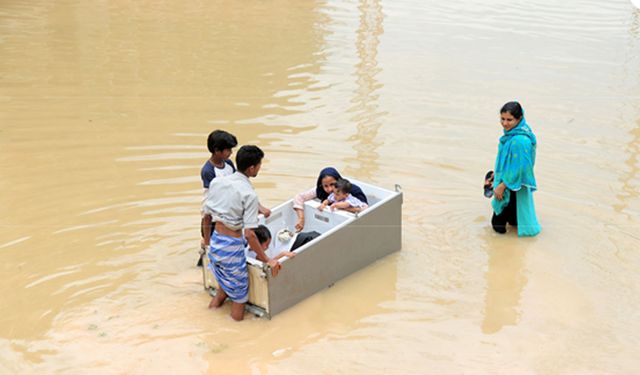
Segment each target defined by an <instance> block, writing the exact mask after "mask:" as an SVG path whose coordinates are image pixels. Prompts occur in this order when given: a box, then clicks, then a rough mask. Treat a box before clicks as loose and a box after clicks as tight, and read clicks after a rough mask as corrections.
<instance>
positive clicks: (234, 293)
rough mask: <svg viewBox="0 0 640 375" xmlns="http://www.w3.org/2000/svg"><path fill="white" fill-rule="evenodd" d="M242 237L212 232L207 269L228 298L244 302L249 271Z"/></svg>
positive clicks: (247, 290)
mask: <svg viewBox="0 0 640 375" xmlns="http://www.w3.org/2000/svg"><path fill="white" fill-rule="evenodd" d="M244 248H245V244H244V239H243V238H242V237H231V236H225V235H223V234H220V233H218V232H215V231H214V232H213V235H212V236H211V246H209V251H208V252H207V256H208V257H209V270H210V271H211V272H212V273H213V275H214V276H215V277H216V280H217V281H218V285H220V288H222V290H224V292H225V293H226V294H227V296H228V297H229V299H230V300H232V301H233V302H237V303H245V302H247V300H249V271H248V269H247V258H246V257H245V254H244Z"/></svg>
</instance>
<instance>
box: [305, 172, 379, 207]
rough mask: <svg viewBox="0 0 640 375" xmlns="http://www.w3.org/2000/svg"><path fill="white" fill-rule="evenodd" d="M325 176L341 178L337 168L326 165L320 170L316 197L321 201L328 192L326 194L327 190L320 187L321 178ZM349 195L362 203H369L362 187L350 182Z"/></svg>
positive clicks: (325, 197)
mask: <svg viewBox="0 0 640 375" xmlns="http://www.w3.org/2000/svg"><path fill="white" fill-rule="evenodd" d="M327 176H331V177H333V178H335V179H336V181H338V180H340V179H342V176H340V173H338V170H336V169H335V168H333V167H327V168H325V169H323V170H321V171H320V174H319V175H318V181H316V197H317V198H318V199H320V200H321V201H323V200H325V199H327V198H328V197H329V194H327V192H326V191H324V189H323V188H322V179H323V178H325V177H327ZM351 195H353V196H354V197H356V198H358V199H360V200H361V201H363V202H364V203H367V204H369V202H368V201H367V196H366V195H365V194H364V192H363V191H362V189H360V187H359V186H358V185H355V184H351Z"/></svg>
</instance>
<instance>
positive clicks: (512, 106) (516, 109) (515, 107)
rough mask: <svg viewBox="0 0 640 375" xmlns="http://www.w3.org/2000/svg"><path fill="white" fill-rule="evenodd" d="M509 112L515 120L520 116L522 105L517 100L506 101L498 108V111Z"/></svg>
mask: <svg viewBox="0 0 640 375" xmlns="http://www.w3.org/2000/svg"><path fill="white" fill-rule="evenodd" d="M505 112H508V113H511V116H513V117H514V118H515V119H516V120H519V119H521V118H522V106H520V103H518V102H508V103H506V104H505V105H503V106H502V108H500V113H505Z"/></svg>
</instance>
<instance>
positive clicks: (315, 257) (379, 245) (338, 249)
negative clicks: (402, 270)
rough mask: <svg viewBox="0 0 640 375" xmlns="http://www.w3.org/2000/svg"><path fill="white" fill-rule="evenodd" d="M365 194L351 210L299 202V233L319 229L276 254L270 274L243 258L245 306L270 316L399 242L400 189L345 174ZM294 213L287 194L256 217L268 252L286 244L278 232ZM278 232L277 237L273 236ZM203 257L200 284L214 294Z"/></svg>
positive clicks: (258, 263) (398, 245)
mask: <svg viewBox="0 0 640 375" xmlns="http://www.w3.org/2000/svg"><path fill="white" fill-rule="evenodd" d="M349 180H350V181H351V182H353V183H355V184H357V185H358V186H360V187H361V188H362V190H363V191H364V193H365V194H366V195H367V199H368V201H369V208H367V209H366V210H364V211H362V212H360V213H358V214H352V213H349V212H346V211H341V210H336V211H331V210H330V209H329V208H326V209H325V210H324V211H319V210H318V206H320V202H319V201H318V200H312V201H307V202H305V204H304V217H305V226H304V229H303V230H302V233H309V232H314V231H315V232H317V233H319V234H320V235H319V236H318V237H317V238H315V239H313V240H311V241H310V242H308V243H306V244H304V245H303V246H301V247H299V248H297V249H295V250H294V252H295V253H296V256H295V257H294V258H292V259H289V258H281V259H280V260H279V261H280V263H282V267H281V269H280V272H279V273H278V275H277V276H276V277H272V276H271V270H270V267H269V266H267V265H266V264H265V263H263V262H261V261H259V260H257V259H252V258H247V263H248V264H247V265H248V268H249V302H248V303H247V305H246V309H247V310H248V311H249V312H251V313H253V314H256V315H258V316H261V317H266V318H271V317H272V316H274V315H275V314H277V313H279V312H281V311H283V310H285V309H287V308H289V307H291V306H293V305H295V304H296V303H298V302H300V301H301V300H303V299H305V298H307V297H309V296H310V295H312V294H314V293H316V292H318V291H320V290H322V289H324V288H327V287H330V286H332V285H333V284H334V283H335V282H336V281H338V280H340V279H342V278H344V277H346V276H348V275H350V274H352V273H354V272H355V271H357V270H359V269H361V268H363V267H365V266H367V265H369V264H371V263H372V262H374V261H376V260H377V259H380V258H382V257H384V256H386V255H388V254H391V253H393V252H395V251H398V250H400V248H401V246H402V192H401V191H400V187H399V185H396V186H395V190H394V191H392V190H387V189H383V188H380V187H377V186H374V185H371V184H368V183H364V182H361V181H358V180H354V179H349ZM296 221H297V215H296V213H295V211H294V209H293V200H289V201H287V202H285V203H283V204H281V205H279V206H277V207H275V208H274V209H272V211H271V216H269V218H267V219H265V218H264V217H261V218H260V223H261V224H264V225H266V226H267V227H268V228H269V230H270V231H271V234H272V241H271V244H270V246H269V249H267V254H269V256H274V255H276V254H278V253H279V252H280V251H283V250H289V249H290V248H291V245H292V243H293V242H294V241H295V238H292V239H290V240H288V241H286V238H285V237H286V236H278V235H277V233H278V232H281V231H282V230H283V229H285V228H286V229H288V230H290V231H293V230H294V226H295V223H296ZM278 237H280V238H278ZM208 266H209V260H208V257H207V256H204V257H203V267H202V270H203V283H204V288H205V290H207V291H208V292H209V293H210V294H211V295H212V296H215V294H216V290H217V288H218V284H217V282H216V279H215V277H214V276H213V274H212V273H211V271H210V270H209V267H208Z"/></svg>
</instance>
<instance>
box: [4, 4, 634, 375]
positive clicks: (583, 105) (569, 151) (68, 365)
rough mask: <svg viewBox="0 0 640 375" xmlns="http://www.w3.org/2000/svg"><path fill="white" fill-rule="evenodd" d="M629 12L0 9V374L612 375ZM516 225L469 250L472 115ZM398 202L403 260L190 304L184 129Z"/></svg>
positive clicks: (483, 232) (627, 270) (627, 219)
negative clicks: (501, 156) (272, 293)
mask: <svg viewBox="0 0 640 375" xmlns="http://www.w3.org/2000/svg"><path fill="white" fill-rule="evenodd" d="M639 68H640V10H637V9H635V8H634V7H633V6H632V4H631V3H630V2H628V1H626V0H624V1H623V0H619V1H609V2H602V1H596V0H569V1H565V2H557V1H553V0H531V1H524V0H516V1H506V0H502V1H501V0H490V1H485V2H481V3H479V2H476V1H471V0H462V1H458V2H444V1H437V0H421V1H417V0H403V1H386V0H385V1H383V0H360V1H355V0H351V1H349V0H347V1H313V0H311V1H283V0H273V1H251V0H250V1H240V2H238V1H224V0H223V1H212V2H205V1H195V2H178V1H139V2H134V1H117V2H116V1H112V2H107V1H95V2H81V1H77V2H76V1H55V2H48V1H24V0H5V1H2V2H1V3H0V108H1V110H0V212H1V214H2V215H1V216H0V280H2V281H1V282H0V295H1V298H0V301H1V302H0V373H7V374H9V373H52V372H56V373H71V374H75V373H77V374H84V373H87V372H90V373H134V374H135V373H152V372H155V373H189V374H197V373H209V374H214V373H215V374H218V373H231V372H232V371H233V372H234V373H273V374H283V373H284V374H299V373H343V374H353V373H376V374H388V373H433V374H461V373H492V374H507V373H508V374H553V373H558V374H589V373H593V374H603V373H608V374H633V373H637V372H638V370H640V355H638V354H639V352H638V348H639V347H640V287H638V285H640V273H638V269H640V253H639V249H640V212H639V211H640V172H639V171H640V69H639ZM513 99H517V100H519V101H520V102H521V103H522V104H523V106H524V109H525V115H526V116H527V120H528V122H529V123H530V124H531V126H532V128H533V130H534V131H535V132H536V134H537V136H538V140H539V146H538V159H537V164H536V176H537V179H538V186H539V191H538V192H536V193H535V195H534V197H535V200H536V207H537V213H538V218H539V221H540V223H541V225H542V228H543V229H542V233H541V234H540V235H539V236H538V237H535V238H526V239H519V238H517V237H516V236H515V234H514V233H513V232H510V233H508V234H507V235H504V236H500V235H497V234H495V233H493V230H492V229H491V228H490V225H489V219H490V215H491V208H490V204H489V200H488V199H486V198H484V197H483V196H482V179H483V176H484V173H485V172H486V171H487V170H488V169H491V168H492V167H493V162H494V158H495V154H496V151H497V141H498V137H499V136H500V135H501V131H502V130H501V127H500V125H499V121H498V110H499V108H500V106H501V105H502V104H504V102H506V101H509V100H513ZM218 128H219V129H225V130H228V131H230V132H232V133H234V134H235V135H236V136H237V137H238V139H239V142H240V144H257V145H259V146H260V147H261V148H262V149H263V150H264V151H265V152H266V155H267V156H266V159H265V161H264V164H263V167H262V170H261V174H260V176H258V178H256V179H255V180H254V186H255V188H256V190H257V192H258V194H259V196H260V199H261V201H262V203H263V204H265V205H267V206H275V205H277V204H279V203H281V202H283V201H284V200H287V199H289V198H291V197H292V196H293V195H294V194H295V193H296V192H298V191H300V190H302V189H304V188H307V187H311V186H312V185H313V184H314V181H315V177H316V175H317V173H318V171H319V170H320V169H321V168H322V167H325V166H328V165H333V166H335V167H337V168H338V169H339V170H340V171H341V172H342V173H343V174H345V175H347V176H352V177H355V178H357V179H359V180H363V181H368V182H371V183H373V184H376V185H380V186H382V187H387V188H390V189H392V188H393V186H394V184H400V185H401V186H402V188H403V191H404V204H403V246H402V250H401V251H400V252H398V253H395V254H393V255H391V256H388V257H386V258H384V259H382V260H380V261H378V262H376V263H374V264H372V265H371V266H369V267H367V268H365V269H363V270H362V271H360V272H357V273H355V274H353V275H351V276H349V277H348V278H346V279H344V280H342V281H340V282H338V283H336V284H335V286H333V287H332V288H329V289H326V290H324V291H322V292H320V293H317V294H316V295H314V296H312V297H311V298H308V299H307V300H305V301H303V302H302V303H300V304H298V305H296V306H295V307H293V308H290V309H288V310H286V311H285V312H283V313H281V314H279V315H277V316H275V317H274V318H273V319H272V320H270V321H269V320H263V319H257V318H254V317H252V316H247V319H246V320H245V321H244V322H242V323H235V322H232V321H231V319H230V317H229V316H228V312H229V308H228V306H226V307H225V308H224V309H223V310H222V311H215V312H213V311H210V310H208V309H207V304H208V301H209V297H208V296H207V294H206V293H205V292H204V291H203V289H202V284H201V280H202V276H201V271H200V269H198V268H197V267H195V261H196V256H197V255H196V254H197V253H196V249H197V247H198V243H199V227H198V225H199V219H200V216H199V215H200V214H199V204H200V199H201V194H202V193H201V191H202V189H201V186H200V179H199V170H200V167H201V165H202V163H203V162H204V161H205V160H206V159H207V158H208V154H207V150H206V146H205V144H206V136H207V134H208V133H209V132H211V131H212V130H214V129H218Z"/></svg>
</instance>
